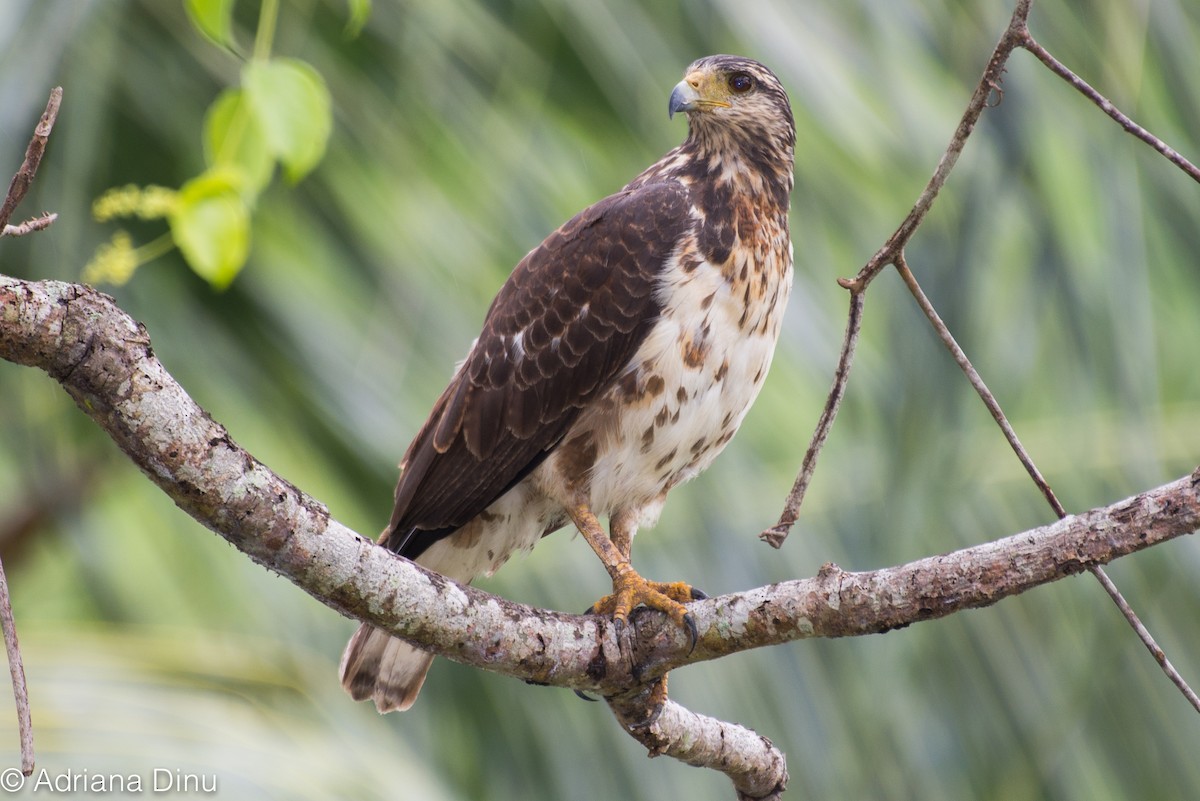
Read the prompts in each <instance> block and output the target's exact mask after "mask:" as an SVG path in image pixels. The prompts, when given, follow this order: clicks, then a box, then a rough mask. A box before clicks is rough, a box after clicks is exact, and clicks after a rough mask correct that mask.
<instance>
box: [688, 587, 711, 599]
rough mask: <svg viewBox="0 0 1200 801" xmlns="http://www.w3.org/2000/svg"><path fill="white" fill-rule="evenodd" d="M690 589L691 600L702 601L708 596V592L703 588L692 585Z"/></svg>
mask: <svg viewBox="0 0 1200 801" xmlns="http://www.w3.org/2000/svg"><path fill="white" fill-rule="evenodd" d="M691 590H692V600H693V601H703V600H705V599H706V598H708V593H706V592H705V591H704V590H698V589H696V588H695V587H692V588H691Z"/></svg>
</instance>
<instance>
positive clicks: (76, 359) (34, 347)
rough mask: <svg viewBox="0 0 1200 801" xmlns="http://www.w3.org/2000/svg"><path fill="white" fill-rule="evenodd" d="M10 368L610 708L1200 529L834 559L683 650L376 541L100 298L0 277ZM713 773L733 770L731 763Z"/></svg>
mask: <svg viewBox="0 0 1200 801" xmlns="http://www.w3.org/2000/svg"><path fill="white" fill-rule="evenodd" d="M0 358H3V359H6V360H8V361H12V362H16V363H18V364H24V365H28V366H31V367H37V368H40V369H42V370H45V371H46V372H47V373H48V374H50V376H52V377H53V378H54V379H55V380H57V381H58V382H59V383H60V384H62V386H63V388H64V389H65V390H66V391H67V392H68V393H69V394H70V395H71V396H72V397H73V398H74V399H75V401H76V402H77V403H78V404H79V407H80V408H81V409H82V410H83V411H84V412H85V413H86V414H88V415H89V416H90V417H91V418H92V419H93V420H95V421H96V423H97V424H99V425H100V426H101V427H102V428H103V429H104V430H105V431H106V432H107V433H108V434H109V435H110V436H111V437H112V438H113V440H114V441H115V442H116V443H117V445H118V446H120V448H121V449H122V450H123V451H124V452H125V453H126V454H127V455H128V456H129V457H130V458H131V459H132V460H133V461H134V462H135V463H136V464H137V465H138V466H139V467H140V468H141V469H142V470H143V471H144V472H145V473H146V475H147V476H148V477H149V478H150V479H151V480H152V481H154V482H155V484H157V485H158V486H159V487H160V488H161V489H162V490H163V491H164V492H166V493H167V495H169V496H170V497H171V498H172V499H173V500H174V501H175V503H176V504H178V505H179V507H180V508H181V509H183V510H184V511H186V512H187V513H188V514H190V515H192V516H193V517H194V518H196V519H197V520H198V521H200V522H201V523H203V524H204V525H205V526H207V527H208V528H210V529H211V530H213V531H214V532H216V533H218V534H220V535H221V536H222V537H224V538H225V539H227V540H228V541H229V542H231V543H232V544H233V545H235V546H236V547H237V548H239V549H240V550H241V551H243V552H244V553H245V554H247V555H248V556H249V557H250V558H252V559H254V560H255V561H256V562H258V563H259V564H261V565H263V566H265V567H267V568H269V569H271V570H273V571H275V572H277V573H279V574H281V575H283V576H284V577H286V578H288V579H289V580H291V581H292V582H294V583H295V584H296V585H297V586H299V587H301V588H302V589H304V590H305V591H307V592H309V593H310V594H312V595H313V596H314V597H316V598H318V599H319V600H321V601H322V602H323V603H325V604H327V605H329V606H330V607H332V608H334V609H336V610H338V611H339V612H342V613H343V614H346V615H348V616H351V617H354V618H357V619H360V620H367V621H370V622H371V623H374V624H375V625H378V626H382V627H384V628H387V629H389V630H391V631H393V632H395V633H397V634H398V635H400V636H403V637H406V638H408V639H410V640H412V641H413V642H415V643H417V644H419V645H421V646H422V647H425V648H428V649H429V650H431V651H433V652H435V653H438V654H441V655H443V656H446V657H449V658H451V659H454V660H457V661H460V662H464V663H466V664H471V665H475V666H477V667H481V668H485V669H488V670H493V671H496V672H499V673H504V674H506V675H509V676H513V677H516V678H520V679H524V680H526V681H531V682H537V683H541V684H550V685H554V686H560V687H569V688H573V689H579V690H585V691H589V692H593V693H597V694H600V695H603V696H605V697H614V696H619V695H621V694H624V693H636V691H637V689H638V688H639V687H644V686H648V684H649V683H650V682H652V681H654V680H656V679H657V678H659V677H661V676H662V675H664V674H665V673H666V672H667V671H669V670H672V669H674V668H677V667H681V666H684V665H687V664H691V663H694V662H699V661H703V660H708V659H715V658H718V657H721V656H725V655H727V654H731V653H735V652H738V651H743V650H747V649H751V648H758V647H763V646H767V645H775V644H779V643H783V642H788V641H792V640H797V639H802V638H807V637H844V636H853V635H858V634H867V633H874V632H883V631H888V630H890V629H895V628H900V627H903V626H907V625H909V624H912V623H916V622H919V621H922V620H928V619H932V618H937V617H943V616H945V615H948V614H951V613H953V612H956V611H960V610H962V609H968V608H975V607H980V606H987V605H989V604H992V603H995V602H996V601H998V600H1000V599H1001V598H1005V597H1008V596H1010V595H1015V594H1018V593H1020V592H1024V591H1025V590H1028V589H1030V588H1032V587H1035V586H1037V585H1039V584H1044V583H1047V582H1050V581H1054V580H1056V579H1059V578H1062V577H1064V576H1068V575H1071V574H1074V573H1078V572H1080V571H1082V570H1084V569H1086V568H1087V567H1088V566H1090V565H1094V564H1104V563H1107V562H1109V561H1111V560H1113V559H1116V558H1118V557H1121V556H1124V555H1126V554H1129V553H1133V552H1135V551H1138V550H1141V549H1143V548H1147V547H1150V546H1152V545H1155V544H1157V543H1160V542H1164V541H1166V540H1168V539H1171V538H1173V537H1178V536H1180V535H1183V534H1186V533H1189V532H1191V531H1194V530H1195V529H1196V528H1197V527H1200V468H1198V469H1197V470H1196V472H1194V473H1192V474H1191V475H1188V476H1184V477H1182V478H1180V479H1178V480H1177V481H1174V482H1172V483H1170V484H1166V485H1164V486H1162V487H1158V488H1157V489H1154V490H1151V491H1148V492H1145V493H1142V494H1140V495H1137V496H1134V497H1133V498H1130V499H1127V500H1125V501H1121V502H1119V503H1116V504H1113V505H1111V506H1108V507H1105V508H1102V509H1096V510H1092V511H1091V512H1087V513H1085V514H1081V515H1073V516H1068V517H1066V518H1064V519H1062V520H1060V521H1057V522H1055V523H1052V524H1050V525H1047V526H1043V527H1041V528H1037V529H1032V530H1030V531H1026V532H1022V533H1020V534H1015V535H1012V536H1009V537H1006V538H1004V539H1000V540H996V541H994V542H988V543H985V544H983V545H978V546H975V547H972V548H967V549H963V550H961V551H957V552H954V553H951V554H944V555H941V556H934V557H929V558H927V559H922V560H919V561H917V562H912V563H910V564H907V565H900V566H897V567H892V568H886V569H883V570H875V571H870V572H865V573H850V572H846V571H843V570H841V569H840V568H838V567H836V566H833V565H827V566H826V567H825V568H823V569H822V570H821V572H820V573H819V574H818V575H817V576H815V577H813V578H808V579H799V580H795V581H788V582H783V583H781V584H775V585H771V586H767V587H761V588H758V589H753V590H748V591H745V592H741V593H734V594H730V595H724V596H720V597H717V598H712V599H709V600H706V601H701V602H697V603H695V604H693V607H692V609H693V614H694V616H695V618H696V623H697V627H698V630H699V634H700V636H699V639H698V641H697V644H696V647H695V649H694V650H689V643H688V641H687V636H686V635H685V634H684V633H683V632H682V630H680V629H679V628H678V627H677V626H674V625H672V624H670V623H669V622H668V621H665V620H664V619H663V618H662V616H661V615H659V614H657V613H653V612H647V611H645V610H639V612H638V613H636V614H635V615H633V616H632V619H631V625H630V626H629V627H628V629H627V630H626V632H625V636H624V637H618V633H617V632H616V631H614V630H613V628H612V626H611V625H610V624H609V623H608V622H607V621H606V620H604V619H598V618H592V617H581V616H577V615H567V614H561V613H557V612H551V611H547V610H541V609H534V608H532V607H528V606H523V605H521V604H515V603H511V602H509V601H506V600H504V599H501V598H497V597H495V596H493V595H489V594H488V593H485V592H482V591H480V590H477V589H474V588H471V587H463V586H460V585H458V584H455V583H454V582H451V581H449V580H447V579H445V578H443V577H441V576H439V575H437V574H434V573H429V572H427V571H425V570H423V569H422V568H420V567H418V566H416V565H414V564H412V563H411V562H408V561H407V560H404V559H401V558H399V557H396V556H395V555H393V554H392V553H390V552H388V551H386V550H385V549H383V548H379V547H376V546H375V545H374V544H373V543H372V542H371V541H369V540H367V539H365V538H363V537H361V536H359V535H357V534H355V533H354V532H352V531H350V530H349V529H347V528H346V527H345V526H343V525H341V524H340V523H338V522H337V521H336V520H334V519H332V518H331V517H330V515H329V512H328V510H326V509H325V508H324V507H323V506H322V505H321V504H320V503H319V502H318V501H316V500H314V499H313V498H310V497H309V496H307V495H305V494H304V493H303V492H301V491H300V490H299V489H297V488H296V487H294V486H293V485H292V484H290V483H288V482H287V481H286V480H285V479H283V478H281V477H280V476H278V475H276V474H275V473H273V472H272V471H271V470H269V469H268V468H267V467H266V466H265V465H263V464H262V463H261V462H259V461H258V460H257V459H255V458H254V457H253V456H252V455H250V454H249V453H247V452H246V451H244V450H243V449H242V448H241V447H239V446H238V445H237V443H236V442H234V441H233V439H232V438H231V437H230V436H229V433H228V432H227V431H226V430H225V428H224V427H223V426H221V425H220V424H219V423H217V422H216V421H214V420H213V419H212V418H211V417H210V416H209V415H208V414H207V413H206V412H205V411H204V410H203V409H201V408H200V407H199V406H197V405H196V403H195V402H194V401H193V400H192V399H191V398H190V397H189V396H188V395H187V393H186V392H184V390H183V388H182V387H180V386H179V384H178V383H177V382H176V381H175V380H174V379H173V378H172V377H171V376H170V374H169V373H168V372H167V371H166V369H165V368H164V367H163V365H162V364H161V363H160V362H159V361H158V359H157V358H156V357H155V356H154V353H153V350H152V349H151V347H150V339H149V336H148V335H147V333H146V331H145V329H144V328H143V327H142V326H141V325H140V324H138V323H136V322H135V321H134V320H133V319H132V318H130V317H129V316H128V315H127V314H125V313H124V312H123V311H122V310H121V309H120V308H118V307H117V306H116V304H115V302H114V301H113V300H112V299H111V298H109V297H108V296H106V295H103V294H102V293H99V292H97V291H95V290H93V289H90V288H88V287H84V286H80V285H77V284H67V283H61V282H53V281H41V282H29V281H22V280H18V279H13V278H5V277H0ZM992 533H994V532H980V533H979V536H980V538H981V539H984V538H986V537H987V536H989V535H990V534H992ZM634 665H636V666H637V668H636V675H635V671H634V669H633V668H632V667H631V666H634ZM689 721H690V722H689ZM717 724H719V722H718V721H711V719H708V718H703V717H702V716H695V715H692V713H690V712H687V711H686V710H682V709H681V708H677V707H676V706H674V705H672V704H671V703H670V702H668V703H667V705H666V706H665V707H664V709H663V712H662V714H661V715H660V716H659V719H658V720H657V721H656V722H655V724H654V725H655V726H657V727H658V728H657V729H651V731H652V732H658V733H657V734H655V735H654V736H655V737H659V736H660V735H661V736H662V737H664V738H666V740H668V741H670V742H673V743H676V744H677V745H678V746H679V747H678V748H676V747H675V746H672V747H668V748H667V749H666V753H669V754H671V755H673V756H679V757H680V758H683V759H686V760H687V761H689V762H691V761H694V760H696V761H699V756H698V755H699V754H701V753H705V754H716V753H721V754H723V756H722V757H721V760H726V759H728V758H729V756H730V753H731V752H729V751H728V750H726V751H723V752H716V751H703V752H700V751H695V750H691V749H690V747H684V744H686V743H688V742H689V741H690V740H689V738H696V737H702V736H703V734H702V732H704V731H709V732H716V733H717V734H718V739H719V734H720V733H721V732H724V733H725V734H726V735H729V734H731V733H735V732H736V733H739V736H741V734H740V733H744V732H746V731H747V730H745V729H741V728H740V727H731V725H730V724H720V725H722V726H725V727H727V728H725V729H713V728H711V726H715V725H717ZM684 734H686V736H684ZM751 734H752V733H751ZM735 739H736V738H735ZM695 742H700V741H699V740H696V741H695ZM747 742H757V743H759V745H758V746H755V748H757V749H758V751H757V753H758V754H759V756H758V757H754V756H753V755H749V756H748V755H747V754H746V753H742V752H739V753H742V756H741V758H742V759H743V760H745V762H744V763H743V764H741V765H740V767H739V770H740V771H741V773H739V775H740V776H742V777H743V781H744V782H745V786H753V787H756V788H760V789H761V788H762V787H764V786H766V787H768V788H770V787H771V786H773V785H772V783H771V780H770V777H772V776H775V777H776V778H778V776H780V769H781V767H782V766H781V763H779V762H778V761H777V760H778V751H775V750H773V749H766V748H763V747H762V738H759V737H758V736H757V735H752V737H750V739H748V740H747ZM714 759H715V757H714ZM706 764H708V763H706ZM746 765H751V766H752V767H750V768H746ZM708 766H709V767H714V768H717V769H722V767H721V764H720V760H718V761H715V762H713V763H711V764H708ZM784 770H786V769H784ZM731 776H732V774H731ZM745 777H749V778H745ZM738 781H739V780H738V779H737V778H735V782H738ZM738 786H739V788H740V787H742V784H739V785H738ZM739 792H744V791H743V790H741V789H739ZM744 794H745V793H744ZM746 797H769V794H768V795H765V796H754V795H753V794H750V795H747V796H746Z"/></svg>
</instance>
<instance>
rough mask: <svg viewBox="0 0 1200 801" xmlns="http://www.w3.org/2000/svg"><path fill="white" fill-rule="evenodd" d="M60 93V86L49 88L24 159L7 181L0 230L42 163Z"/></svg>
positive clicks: (60, 100) (0, 211) (59, 100)
mask: <svg viewBox="0 0 1200 801" xmlns="http://www.w3.org/2000/svg"><path fill="white" fill-rule="evenodd" d="M62 95H63V90H62V87H61V86H56V87H54V88H53V89H52V90H50V99H49V100H48V101H47V102H46V110H45V111H44V112H42V118H41V119H40V120H38V124H37V127H36V128H34V129H33V138H32V139H30V140H29V147H27V148H25V160H24V161H23V162H21V166H20V168H19V169H18V170H17V172H16V174H15V175H14V176H13V178H12V182H11V183H9V185H8V194H7V195H5V197H4V202H3V203H2V204H0V231H7V229H6V226H7V225H8V221H9V220H10V219H12V215H13V212H14V211H16V210H17V206H18V205H19V204H20V203H21V201H22V200H24V199H25V193H26V192H28V191H29V187H30V186H32V185H33V179H34V176H36V175H37V171H38V165H39V164H41V163H42V154H43V153H45V152H46V141H47V140H48V139H49V138H50V131H51V129H53V128H54V121H55V120H56V119H58V109H59V106H61V105H62ZM43 216H45V215H43ZM51 222H53V220H51ZM46 225H49V223H46ZM43 227H45V226H43Z"/></svg>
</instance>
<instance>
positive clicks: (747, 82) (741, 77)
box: [729, 72, 754, 95]
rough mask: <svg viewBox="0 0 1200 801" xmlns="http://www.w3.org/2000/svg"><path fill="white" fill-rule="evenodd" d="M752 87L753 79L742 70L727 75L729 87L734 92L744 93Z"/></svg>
mask: <svg viewBox="0 0 1200 801" xmlns="http://www.w3.org/2000/svg"><path fill="white" fill-rule="evenodd" d="M753 88H754V79H753V78H751V77H750V76H749V75H747V74H746V73H744V72H735V73H734V74H733V75H730V76H729V89H730V91H732V92H733V93H734V94H738V95H744V94H746V92H749V91H750V90H751V89H753Z"/></svg>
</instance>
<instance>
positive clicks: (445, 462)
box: [340, 55, 796, 712]
mask: <svg viewBox="0 0 1200 801" xmlns="http://www.w3.org/2000/svg"><path fill="white" fill-rule="evenodd" d="M669 112H670V115H671V116H673V115H674V114H675V113H676V112H686V114H687V118H688V135H687V138H686V139H685V140H684V142H683V144H681V145H680V146H679V147H676V148H675V149H673V150H671V151H670V152H668V153H667V154H666V155H665V156H663V157H662V158H661V159H660V160H659V161H658V162H656V163H655V164H653V165H652V166H650V167H649V168H648V169H646V170H645V171H644V172H642V173H641V174H640V175H638V176H637V177H636V178H634V179H633V180H632V181H630V182H629V183H628V184H627V185H626V186H625V187H624V188H623V189H621V191H619V192H617V193H616V194H614V195H612V196H610V197H607V198H605V199H603V200H601V201H600V202H598V203H596V204H595V205H593V206H589V207H588V208H586V209H584V210H583V211H581V212H580V213H579V214H577V215H576V216H575V217H572V218H571V219H570V220H568V221H567V222H566V223H565V224H563V226H562V227H561V228H559V229H558V230H557V231H555V232H554V233H552V234H550V236H549V237H547V238H546V240H545V241H544V242H542V244H540V245H538V246H537V247H536V248H534V249H533V250H532V251H530V252H529V254H528V255H526V256H525V258H523V259H522V260H521V261H520V263H518V264H517V266H516V268H515V269H514V270H513V272H512V275H511V276H510V277H509V279H508V280H507V281H506V282H505V284H504V285H503V286H502V287H501V288H500V292H499V294H497V295H496V298H495V300H494V301H493V302H492V305H491V307H490V308H489V309H488V312H487V317H486V319H485V320H484V323H483V331H482V332H481V333H480V334H479V337H478V338H477V339H476V340H475V342H474V343H473V344H472V346H471V349H470V351H469V353H468V354H467V357H466V359H465V360H463V362H462V363H461V364H460V365H459V367H458V369H457V371H456V372H455V374H454V377H453V378H452V379H451V381H450V385H449V386H448V387H446V389H445V391H444V392H443V393H442V394H441V397H439V398H438V400H437V402H436V403H435V404H434V407H433V411H432V412H431V413H430V415H429V419H428V420H427V421H426V422H425V424H424V425H423V426H422V427H421V429H420V431H419V432H418V433H417V436H416V438H415V439H414V440H413V441H412V444H411V445H409V447H408V451H407V452H406V453H405V455H404V459H403V460H402V461H401V464H400V468H401V474H400V480H399V483H398V484H397V486H396V496H395V509H394V511H393V513H392V518H391V521H390V522H389V523H388V526H387V528H386V529H385V530H384V532H383V535H382V536H381V537H380V539H379V544H380V545H383V546H384V547H386V548H389V549H391V550H392V551H394V552H396V553H398V554H399V555H401V556H404V557H407V558H409V559H412V560H413V561H415V562H416V563H417V564H419V565H422V566H424V567H426V568H428V569H429V570H434V571H436V572H438V573H441V574H443V575H445V576H448V577H450V578H452V579H454V580H456V581H460V582H464V583H469V582H470V581H472V580H473V579H475V578H476V577H479V576H484V575H491V574H492V572H493V571H495V570H496V569H497V568H499V567H500V566H501V565H502V564H504V562H505V561H506V560H507V559H508V557H509V556H510V555H511V554H512V553H513V552H515V551H518V550H522V549H526V550H527V549H531V548H532V547H533V546H534V544H535V543H536V542H537V541H538V540H539V539H540V538H541V537H543V536H545V535H547V534H549V533H551V532H553V531H555V530H557V529H559V528H562V527H563V526H566V525H567V524H568V523H570V524H574V526H575V527H576V528H577V529H578V530H579V532H580V533H581V534H582V535H583V537H584V538H585V539H586V540H587V542H588V544H589V545H591V547H592V549H593V550H594V551H595V552H596V554H597V555H598V556H599V557H600V560H601V561H602V562H603V563H604V567H605V568H606V569H607V570H608V573H609V575H610V576H611V578H612V582H613V592H612V594H611V595H608V596H605V597H604V598H603V599H601V600H600V601H598V602H597V603H596V604H595V605H594V606H593V607H592V608H591V609H590V610H589V612H591V613H595V614H604V615H608V616H610V617H612V618H613V620H614V621H616V622H617V623H619V624H620V623H624V622H625V621H626V619H627V616H628V615H629V613H630V611H631V610H632V609H633V608H634V607H635V606H638V605H645V606H648V607H651V608H654V609H659V610H662V611H663V612H665V613H666V614H668V615H669V616H670V617H671V618H672V619H673V620H674V621H675V622H676V623H677V624H678V625H680V626H684V627H687V628H689V629H690V631H691V634H692V638H693V640H694V639H695V624H694V622H693V621H692V618H691V616H690V615H689V614H688V612H687V608H686V606H685V605H684V604H686V603H687V602H688V601H691V600H693V599H694V598H699V597H703V595H702V594H700V593H698V592H695V591H693V590H692V588H691V587H689V586H688V585H687V584H685V583H682V582H674V583H660V582H654V581H647V580H645V579H643V578H642V577H641V576H640V575H638V573H637V572H636V571H635V570H634V569H633V567H632V566H631V564H630V550H631V546H632V544H633V538H634V535H635V534H636V533H637V531H638V528H639V527H642V526H645V527H649V526H652V525H654V523H655V522H656V521H657V519H658V516H659V512H660V511H661V509H662V506H663V502H664V500H665V498H666V495H667V493H668V492H669V491H670V490H671V488H673V487H674V486H676V485H677V484H680V483H682V482H684V481H687V480H689V479H691V478H693V477H695V476H696V475H698V474H699V473H700V472H701V471H702V470H704V469H705V468H706V467H708V465H709V464H710V463H712V461H713V459H714V458H715V457H716V456H717V454H718V453H719V452H720V451H721V450H722V449H723V448H724V447H725V445H726V444H727V443H728V442H729V440H730V439H731V438H732V437H733V435H734V433H735V432H736V431H737V429H738V426H739V425H740V424H741V422H742V418H743V417H744V416H745V415H746V412H747V411H748V410H749V408H750V405H751V404H752V403H753V401H754V399H755V397H756V396H757V395H758V391H759V389H760V388H761V387H762V384H763V379H764V378H765V377H766V374H767V369H768V367H769V366H770V364H771V356H772V354H773V352H774V350H775V343H776V341H777V340H778V338H779V330H780V325H781V320H782V317H783V312H784V307H785V306H786V305H787V299H788V294H789V292H790V290H791V285H792V246H791V240H790V238H789V234H788V205H789V198H790V195H791V191H792V181H793V179H792V169H793V166H794V149H795V140H796V133H795V123H794V122H793V120H792V112H791V106H790V105H789V103H788V97H787V94H786V93H785V92H784V90H783V87H782V86H781V85H780V83H779V79H778V78H776V77H775V75H774V74H773V73H772V72H771V71H770V70H769V69H767V68H766V67H765V66H763V65H762V64H760V63H758V62H757V61H753V60H750V59H747V58H741V57H737V56H727V55H718V56H708V57H706V58H701V59H699V60H698V61H696V62H694V63H693V64H692V65H691V66H689V67H688V68H687V70H686V72H685V74H684V78H683V80H682V81H680V82H679V84H677V85H676V86H675V88H674V90H673V91H672V92H671V96H670V104H669ZM601 517H607V518H608V522H609V532H608V533H606V532H605V530H604V528H603V527H602V526H601V523H600V521H599V518H601ZM432 661H433V656H432V655H431V654H428V653H426V652H424V651H421V650H419V649H417V648H416V647H414V646H412V645H409V644H408V643H406V642H404V641H403V640H400V639H397V638H395V637H392V636H391V635H389V634H388V633H387V632H384V631H382V630H380V629H377V628H374V627H372V626H371V625H369V624H363V625H362V626H361V627H360V628H359V629H358V631H357V632H356V633H355V634H354V636H353V637H352V638H351V640H350V642H349V644H348V645H347V646H346V651H345V654H344V655H343V657H342V662H341V668H340V672H341V679H342V684H343V686H344V687H345V688H346V690H347V691H348V692H349V693H350V695H351V696H353V697H354V698H355V700H363V699H366V698H371V699H373V700H374V702H375V706H376V707H377V708H378V709H379V711H380V712H390V711H393V710H402V709H407V708H408V707H410V706H411V705H412V704H413V702H414V701H415V700H416V697H417V693H418V691H419V690H420V688H421V684H422V683H423V682H424V680H425V674H426V672H427V671H428V670H429V666H430V664H431V662H432Z"/></svg>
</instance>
